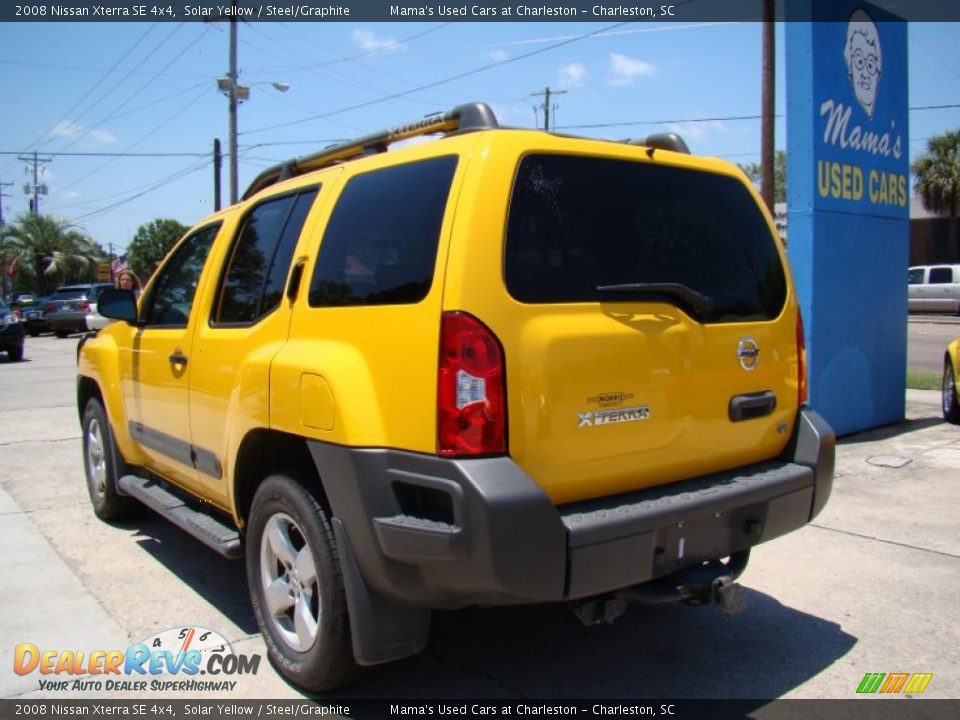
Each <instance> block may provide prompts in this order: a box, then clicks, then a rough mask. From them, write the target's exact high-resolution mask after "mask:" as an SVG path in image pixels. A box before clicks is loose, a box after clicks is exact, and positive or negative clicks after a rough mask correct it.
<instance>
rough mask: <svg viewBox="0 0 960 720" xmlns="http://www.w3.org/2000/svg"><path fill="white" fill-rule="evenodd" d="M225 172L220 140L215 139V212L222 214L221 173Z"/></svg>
mask: <svg viewBox="0 0 960 720" xmlns="http://www.w3.org/2000/svg"><path fill="white" fill-rule="evenodd" d="M221 170H223V153H222V152H221V151H220V138H214V139H213V210H214V212H220V172H221Z"/></svg>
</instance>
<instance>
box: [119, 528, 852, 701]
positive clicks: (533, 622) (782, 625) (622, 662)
mask: <svg viewBox="0 0 960 720" xmlns="http://www.w3.org/2000/svg"><path fill="white" fill-rule="evenodd" d="M127 525H128V527H129V528H130V529H132V530H136V531H139V532H140V533H141V535H142V536H143V537H140V538H138V542H139V543H140V545H141V547H143V549H144V550H145V551H146V552H148V553H149V554H150V555H151V556H152V557H153V558H155V559H156V560H157V561H158V562H160V563H162V564H163V565H164V566H165V567H167V568H168V569H169V570H170V572H171V573H172V574H174V575H176V576H177V577H178V578H179V579H180V580H182V581H183V582H185V583H186V584H187V585H189V586H190V587H191V588H192V589H193V590H194V591H196V592H197V593H198V594H199V595H201V596H202V597H203V598H204V600H205V601H206V602H208V603H210V605H211V606H212V607H213V608H215V609H216V610H218V611H219V612H222V613H223V614H224V615H226V616H227V617H228V618H229V619H230V621H231V622H233V623H234V624H235V625H237V626H238V627H239V628H241V629H242V630H243V631H244V632H246V633H249V634H256V633H257V632H258V629H257V625H256V621H255V619H254V616H253V611H252V609H251V607H250V601H249V596H248V593H247V580H246V574H245V569H244V563H243V562H238V561H232V560H227V559H226V558H222V557H220V556H219V555H217V554H216V553H215V552H214V551H212V550H210V549H208V548H207V547H205V546H204V545H202V544H201V543H199V542H198V541H196V540H194V539H193V538H191V537H190V536H188V535H186V534H185V533H183V532H182V531H181V530H179V529H178V528H176V527H174V526H173V525H170V524H169V523H167V522H166V521H165V520H162V519H161V518H159V517H157V516H155V515H153V514H152V513H149V512H148V513H146V514H145V515H144V516H143V517H142V518H139V519H138V520H136V521H134V522H132V523H128V524H127ZM744 595H745V598H746V600H747V608H746V610H745V611H744V612H742V613H741V614H739V615H736V616H733V617H727V616H725V615H724V614H723V612H722V611H721V610H720V608H719V607H718V606H707V607H692V606H687V605H675V606H667V607H653V606H643V605H640V606H633V607H631V608H630V609H629V610H628V611H627V613H626V614H625V615H624V616H623V617H621V618H620V619H619V620H617V621H616V622H615V623H614V624H613V625H600V626H595V627H584V626H583V625H581V624H580V622H579V621H578V620H577V619H576V618H575V616H574V615H573V613H572V612H570V610H569V609H568V608H567V607H566V605H564V604H547V605H531V606H519V607H499V608H470V609H466V610H460V611H438V612H435V613H434V614H433V624H432V628H431V634H430V642H429V645H428V647H427V649H426V650H424V651H423V652H422V653H420V654H419V655H416V656H414V657H411V658H407V659H405V660H401V661H399V662H395V663H392V664H388V665H384V666H381V667H378V668H373V669H372V670H371V672H370V673H369V674H368V675H366V676H365V677H364V678H363V679H362V680H361V681H359V682H358V683H356V684H355V685H353V686H351V687H349V688H345V689H343V690H341V691H339V692H336V693H331V694H329V695H325V696H318V699H320V698H322V699H323V700H325V701H329V700H331V699H382V698H395V699H403V698H430V699H438V698H477V699H480V698H515V699H524V698H553V699H563V698H600V699H602V698H651V699H658V698H669V699H685V698H757V699H763V698H767V699H769V698H776V697H779V696H781V695H783V694H784V693H786V692H788V691H790V690H792V689H793V688H795V687H797V686H798V685H801V684H803V683H804V682H806V681H807V680H809V679H810V678H812V677H814V676H816V675H817V674H818V673H820V672H822V671H823V670H824V669H825V668H827V667H829V666H830V665H831V664H832V663H834V662H836V661H837V660H838V659H839V658H841V657H843V656H844V655H845V654H846V653H848V652H849V651H850V650H851V648H853V646H854V645H855V644H856V642H857V639H856V638H855V637H853V636H851V635H849V634H847V633H845V632H844V631H843V630H842V629H841V628H840V626H839V625H837V624H836V623H833V622H829V621H826V620H823V619H821V618H818V617H815V616H813V615H809V614H807V613H803V612H800V611H798V610H794V609H792V608H789V607H786V606H784V605H782V604H781V603H780V602H778V601H777V600H776V599H775V598H773V597H771V596H769V595H766V594H764V593H761V592H757V591H754V590H751V589H749V588H748V587H744ZM274 671H275V670H274ZM294 689H295V688H294ZM758 706H759V703H758ZM356 717H362V714H361V715H356ZM371 717H373V716H371Z"/></svg>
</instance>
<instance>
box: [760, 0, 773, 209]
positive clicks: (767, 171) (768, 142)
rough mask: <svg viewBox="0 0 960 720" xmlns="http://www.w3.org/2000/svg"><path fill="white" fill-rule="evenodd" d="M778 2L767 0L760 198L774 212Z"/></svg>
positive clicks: (764, 9)
mask: <svg viewBox="0 0 960 720" xmlns="http://www.w3.org/2000/svg"><path fill="white" fill-rule="evenodd" d="M773 3H774V0H763V78H762V79H761V81H760V82H761V85H762V89H761V99H760V104H761V106H762V107H761V110H760V115H761V120H760V197H762V198H763V202H764V204H765V205H766V206H767V209H768V210H769V211H770V212H771V213H773V203H774V192H773V190H774V188H773V184H774V179H773V177H774V175H773V170H774V168H773V164H774V162H775V160H774V155H773V147H774V143H773V112H774V98H775V94H776V85H775V83H776V80H775V78H776V75H775V73H774V63H775V61H776V58H775V54H774V53H775V48H774V42H775V40H774V22H773V17H774V15H773V9H774V8H773Z"/></svg>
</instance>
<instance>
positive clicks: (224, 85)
mask: <svg viewBox="0 0 960 720" xmlns="http://www.w3.org/2000/svg"><path fill="white" fill-rule="evenodd" d="M230 29H231V34H233V33H234V32H236V24H235V23H231V24H230ZM238 75H239V73H238V72H237V56H236V42H235V40H233V41H232V42H231V53H230V72H229V73H227V74H226V75H225V76H224V77H220V78H217V89H218V90H219V91H220V92H222V93H223V94H224V95H226V96H227V99H228V100H229V101H230V110H229V119H230V127H229V134H230V204H231V205H233V204H235V203H236V202H237V198H238V195H239V187H238V184H237V178H238V174H239V173H238V163H237V105H238V104H239V103H242V102H243V101H244V100H249V99H250V88H251V87H252V86H253V85H270V86H272V87H273V89H274V90H276V91H277V92H286V91H287V90H289V89H290V86H289V85H287V84H286V83H282V82H255V83H251V84H250V85H240V84H239V83H238V82H237V77H238Z"/></svg>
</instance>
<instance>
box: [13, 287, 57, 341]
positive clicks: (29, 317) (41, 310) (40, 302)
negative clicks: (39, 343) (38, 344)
mask: <svg viewBox="0 0 960 720" xmlns="http://www.w3.org/2000/svg"><path fill="white" fill-rule="evenodd" d="M50 297H51V296H50V295H44V296H43V297H39V298H37V299H36V300H35V301H34V302H33V303H32V304H30V305H26V306H24V307H22V308H21V309H20V322H22V323H23V328H24V330H26V331H27V334H28V335H30V337H36V336H37V335H39V334H40V333H43V332H50V323H49V322H48V321H47V311H46V306H47V303H48V302H50Z"/></svg>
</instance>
